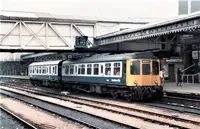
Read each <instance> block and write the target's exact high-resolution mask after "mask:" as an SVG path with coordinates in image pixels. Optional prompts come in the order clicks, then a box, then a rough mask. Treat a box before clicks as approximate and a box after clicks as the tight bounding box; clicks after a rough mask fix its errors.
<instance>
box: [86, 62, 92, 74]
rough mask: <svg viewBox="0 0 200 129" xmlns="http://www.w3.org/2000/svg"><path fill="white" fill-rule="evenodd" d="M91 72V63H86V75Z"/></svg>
mask: <svg viewBox="0 0 200 129" xmlns="http://www.w3.org/2000/svg"><path fill="white" fill-rule="evenodd" d="M91 74H92V65H91V64H88V65H87V75H91Z"/></svg>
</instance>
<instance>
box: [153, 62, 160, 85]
mask: <svg viewBox="0 0 200 129" xmlns="http://www.w3.org/2000/svg"><path fill="white" fill-rule="evenodd" d="M151 65H152V67H151V68H152V85H160V81H161V80H160V74H159V73H160V65H159V60H152V64H151Z"/></svg>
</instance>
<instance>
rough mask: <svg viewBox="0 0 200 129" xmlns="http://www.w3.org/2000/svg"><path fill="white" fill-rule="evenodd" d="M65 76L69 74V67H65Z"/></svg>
mask: <svg viewBox="0 0 200 129" xmlns="http://www.w3.org/2000/svg"><path fill="white" fill-rule="evenodd" d="M65 74H69V65H66V66H65Z"/></svg>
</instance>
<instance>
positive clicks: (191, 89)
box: [0, 75, 200, 95]
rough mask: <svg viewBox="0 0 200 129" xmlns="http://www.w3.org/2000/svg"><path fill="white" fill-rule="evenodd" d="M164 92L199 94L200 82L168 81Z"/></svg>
mask: <svg viewBox="0 0 200 129" xmlns="http://www.w3.org/2000/svg"><path fill="white" fill-rule="evenodd" d="M0 78H12V79H25V80H27V79H29V77H28V76H20V75H19V76H16V75H0ZM163 90H164V92H174V93H181V94H197V95H200V84H197V83H195V84H192V83H183V85H182V87H180V86H176V83H175V82H167V83H165V84H163Z"/></svg>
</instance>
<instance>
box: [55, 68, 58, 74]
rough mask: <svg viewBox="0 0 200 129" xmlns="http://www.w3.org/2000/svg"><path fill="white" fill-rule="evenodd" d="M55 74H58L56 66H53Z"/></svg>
mask: <svg viewBox="0 0 200 129" xmlns="http://www.w3.org/2000/svg"><path fill="white" fill-rule="evenodd" d="M55 74H58V66H55Z"/></svg>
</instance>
